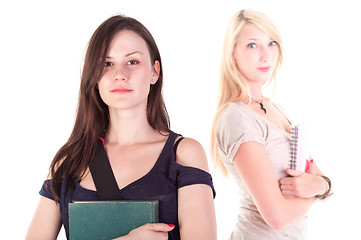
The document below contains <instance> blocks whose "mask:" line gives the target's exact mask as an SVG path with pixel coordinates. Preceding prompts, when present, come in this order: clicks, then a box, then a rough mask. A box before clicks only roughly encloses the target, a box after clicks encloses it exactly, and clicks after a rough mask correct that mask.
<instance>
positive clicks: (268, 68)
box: [258, 67, 271, 72]
mask: <svg viewBox="0 0 361 240" xmlns="http://www.w3.org/2000/svg"><path fill="white" fill-rule="evenodd" d="M270 68H271V67H260V68H258V70H260V71H262V72H268V70H270Z"/></svg>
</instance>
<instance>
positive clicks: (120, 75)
mask: <svg viewBox="0 0 361 240" xmlns="http://www.w3.org/2000/svg"><path fill="white" fill-rule="evenodd" d="M113 79H114V80H115V81H127V80H128V73H127V70H126V69H125V68H124V67H122V66H118V67H116V68H115V69H114V75H113Z"/></svg>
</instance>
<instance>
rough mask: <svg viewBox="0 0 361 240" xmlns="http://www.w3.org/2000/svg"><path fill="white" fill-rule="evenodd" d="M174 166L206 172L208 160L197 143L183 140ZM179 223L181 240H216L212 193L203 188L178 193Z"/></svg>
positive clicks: (182, 189)
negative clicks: (179, 165) (188, 167)
mask: <svg viewBox="0 0 361 240" xmlns="http://www.w3.org/2000/svg"><path fill="white" fill-rule="evenodd" d="M176 159H177V163H179V164H181V165H183V166H190V167H195V168H199V169H202V170H204V171H208V162H207V157H206V154H205V152H204V149H203V147H202V146H201V144H199V143H198V142H197V141H195V140H193V139H190V138H185V139H183V140H182V141H181V142H180V144H179V146H178V150H177V158H176ZM178 220H179V229H180V236H181V239H182V240H193V239H194V240H215V239H217V226H216V217H215V210H214V202H213V191H212V189H211V187H210V186H208V185H205V184H195V185H189V186H185V187H182V188H180V189H179V190H178Z"/></svg>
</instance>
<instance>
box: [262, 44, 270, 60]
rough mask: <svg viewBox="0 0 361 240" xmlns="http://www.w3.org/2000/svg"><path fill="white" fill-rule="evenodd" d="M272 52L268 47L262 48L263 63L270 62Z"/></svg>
mask: <svg viewBox="0 0 361 240" xmlns="http://www.w3.org/2000/svg"><path fill="white" fill-rule="evenodd" d="M270 51H271V50H270V49H269V48H267V47H261V51H260V60H261V61H262V62H267V61H269V60H270V56H271V52H270Z"/></svg>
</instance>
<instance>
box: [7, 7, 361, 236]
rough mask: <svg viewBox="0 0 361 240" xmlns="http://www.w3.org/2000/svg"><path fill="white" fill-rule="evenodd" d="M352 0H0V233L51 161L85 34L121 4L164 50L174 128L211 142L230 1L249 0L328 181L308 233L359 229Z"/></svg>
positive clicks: (18, 217)
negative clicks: (272, 38)
mask: <svg viewBox="0 0 361 240" xmlns="http://www.w3.org/2000/svg"><path fill="white" fill-rule="evenodd" d="M354 2H355V3H354ZM356 2H357V1H352V0H344V1H330V0H329V1H321V0H319V1H311V0H304V1H299V2H296V1H282V0H274V1H267V0H243V1H178V2H174V3H173V2H171V1H157V0H154V1H147V0H140V1H122V0H118V1H89V0H88V1H52V2H50V1H25V0H23V1H16V0H15V1H6V3H5V1H2V2H1V3H0V31H1V37H0V69H1V73H0V74H1V75H0V78H1V94H0V104H1V118H0V121H1V124H0V129H1V134H2V137H1V139H0V141H1V142H0V143H1V144H0V146H1V157H0V161H1V168H0V171H1V174H0V184H1V185H0V187H1V197H0V201H1V202H0V219H1V223H2V226H1V227H0V238H4V236H6V237H7V238H8V239H22V238H24V236H25V233H26V231H27V228H28V225H29V223H30V220H31V218H32V215H33V213H34V210H35V208H36V205H37V201H38V199H39V195H38V191H39V190H40V187H41V185H42V183H43V180H44V179H45V178H46V175H47V171H48V167H49V165H50V162H51V160H52V158H53V157H54V154H55V153H56V151H57V150H58V149H59V148H60V147H61V146H62V144H64V143H65V141H66V140H67V138H68V137H69V135H70V132H71V130H72V126H73V123H74V119H75V110H76V105H77V97H78V89H79V82H80V69H81V65H82V60H83V57H84V53H85V49H86V45H87V43H88V40H89V39H90V37H91V35H92V33H93V32H94V30H95V29H96V28H97V27H98V25H99V24H100V23H101V22H103V21H104V20H105V19H107V18H108V17H110V16H111V15H113V14H116V13H123V14H125V15H127V16H131V17H134V18H136V19H138V20H139V21H141V22H142V23H143V24H144V25H145V26H146V27H147V28H148V29H149V30H150V32H151V33H152V34H153V36H154V38H155V40H156V42H157V44H158V47H159V49H160V52H161V56H162V60H163V67H164V79H165V83H164V96H165V101H166V105H167V108H168V111H169V114H170V118H171V126H172V129H173V131H175V132H179V133H181V134H183V135H184V136H187V137H192V138H195V139H197V140H198V141H199V142H201V143H202V145H203V146H204V148H205V149H206V151H207V153H208V152H209V139H210V129H211V124H212V120H213V114H214V109H215V103H216V98H217V89H218V70H219V60H220V52H221V48H222V42H223V37H224V33H225V29H226V26H227V23H228V21H229V19H230V18H231V16H232V15H233V14H234V13H235V12H236V11H237V10H240V9H247V8H252V9H256V10H259V11H261V12H264V13H266V14H267V15H268V16H270V17H271V18H272V19H273V20H274V22H275V24H276V25H277V26H278V28H279V30H280V32H281V34H282V36H283V38H284V42H285V54H284V55H285V57H284V64H283V66H282V68H281V70H280V74H279V77H278V81H277V89H276V93H275V97H274V101H276V102H278V103H281V104H282V105H283V107H284V108H285V109H286V110H288V112H289V113H290V114H291V116H293V119H296V120H300V121H302V122H303V123H305V124H307V125H308V127H309V129H311V132H312V139H311V143H310V145H311V148H312V153H313V157H314V159H315V161H316V162H317V163H318V165H319V166H320V167H321V169H322V170H323V172H324V173H325V174H326V175H328V176H330V177H331V178H332V180H333V183H334V189H335V195H334V196H333V197H332V198H331V199H330V200H329V201H327V202H325V203H317V204H315V206H313V208H312V209H311V211H310V213H309V239H340V238H342V239H351V238H352V239H354V238H355V237H356V236H359V235H358V231H357V229H358V228H359V223H357V222H356V220H354V219H355V218H356V217H358V216H359V215H360V213H361V211H360V205H359V203H358V200H359V199H360V192H359V189H360V180H359V177H358V175H359V170H360V169H361V164H360V160H361V159H360V156H359V152H358V150H357V149H359V147H360V140H359V136H360V134H361V131H360V128H359V126H358V125H359V124H360V122H361V117H360V114H359V113H358V111H359V109H360V106H359V104H360V98H359V95H360V90H359V89H360V83H359V82H360V80H361V78H360V74H359V72H360V55H361V47H360V45H361V44H360V42H361V36H360V35H361V34H360V30H359V23H360V22H361V16H360V14H359V7H357V5H356ZM209 159H210V157H209ZM209 161H210V165H211V164H212V162H211V160H209ZM211 168H212V167H211ZM212 174H213V177H214V183H215V186H216V190H217V197H216V200H215V202H216V211H217V221H218V235H219V239H226V237H227V236H228V235H229V232H230V231H231V229H232V228H233V224H234V220H235V212H236V201H235V200H232V199H235V197H234V196H232V195H234V194H235V193H236V190H235V187H234V185H233V183H232V180H226V179H225V178H224V177H222V176H221V175H220V174H218V173H215V172H213V171H212ZM59 239H64V234H63V233H62V234H61V235H60V236H59Z"/></svg>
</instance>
